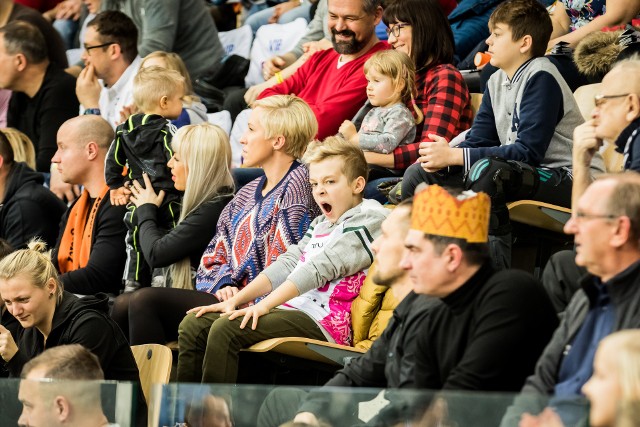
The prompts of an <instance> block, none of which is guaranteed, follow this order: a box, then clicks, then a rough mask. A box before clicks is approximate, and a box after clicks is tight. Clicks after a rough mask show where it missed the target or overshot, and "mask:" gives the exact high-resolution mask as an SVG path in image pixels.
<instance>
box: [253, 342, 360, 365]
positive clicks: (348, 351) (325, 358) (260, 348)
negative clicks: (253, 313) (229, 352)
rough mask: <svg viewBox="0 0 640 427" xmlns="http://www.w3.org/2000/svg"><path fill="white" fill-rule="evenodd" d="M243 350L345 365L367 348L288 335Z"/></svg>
mask: <svg viewBox="0 0 640 427" xmlns="http://www.w3.org/2000/svg"><path fill="white" fill-rule="evenodd" d="M242 351H248V352H252V353H265V352H268V351H273V352H276V353H281V354H286V355H289V356H294V357H300V358H302V359H307V360H314V361H316V362H323V363H330V364H334V365H339V366H340V365H344V363H345V359H347V358H351V357H355V356H359V355H361V354H362V353H365V351H366V350H362V349H358V348H355V347H349V346H346V345H340V344H334V343H329V342H326V341H320V340H314V339H311V338H300V337H287V338H271V339H268V340H265V341H261V342H259V343H257V344H254V345H252V346H251V347H249V348H247V349H244V350H242Z"/></svg>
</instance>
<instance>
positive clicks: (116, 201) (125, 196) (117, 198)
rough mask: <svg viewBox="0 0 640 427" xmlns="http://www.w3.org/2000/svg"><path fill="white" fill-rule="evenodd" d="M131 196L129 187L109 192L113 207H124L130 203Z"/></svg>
mask: <svg viewBox="0 0 640 427" xmlns="http://www.w3.org/2000/svg"><path fill="white" fill-rule="evenodd" d="M130 196H131V190H129V189H128V188H127V187H120V188H118V189H115V190H110V191H109V198H110V199H111V204H112V205H113V206H124V205H126V204H127V203H129V197H130Z"/></svg>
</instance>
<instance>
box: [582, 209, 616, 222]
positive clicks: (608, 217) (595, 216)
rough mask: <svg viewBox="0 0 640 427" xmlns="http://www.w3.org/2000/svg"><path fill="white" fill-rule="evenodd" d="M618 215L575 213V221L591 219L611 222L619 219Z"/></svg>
mask: <svg viewBox="0 0 640 427" xmlns="http://www.w3.org/2000/svg"><path fill="white" fill-rule="evenodd" d="M619 217H620V215H612V214H589V213H586V212H580V211H578V212H576V214H575V220H576V221H590V220H592V219H606V220H609V221H611V220H612V219H616V218H619Z"/></svg>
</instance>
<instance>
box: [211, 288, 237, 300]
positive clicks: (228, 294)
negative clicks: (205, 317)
mask: <svg viewBox="0 0 640 427" xmlns="http://www.w3.org/2000/svg"><path fill="white" fill-rule="evenodd" d="M237 293H238V288H236V287H235V286H225V287H224V288H222V289H219V290H218V291H217V292H216V293H215V296H216V298H218V301H227V300H229V299H231V298H232V297H233V296H234V295H235V294H237Z"/></svg>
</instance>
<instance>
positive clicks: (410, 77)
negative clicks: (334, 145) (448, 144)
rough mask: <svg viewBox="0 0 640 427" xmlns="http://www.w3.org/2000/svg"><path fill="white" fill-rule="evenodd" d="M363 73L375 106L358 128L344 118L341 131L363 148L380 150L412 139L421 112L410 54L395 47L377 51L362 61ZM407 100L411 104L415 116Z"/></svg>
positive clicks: (391, 148) (384, 152) (408, 142)
mask: <svg viewBox="0 0 640 427" xmlns="http://www.w3.org/2000/svg"><path fill="white" fill-rule="evenodd" d="M364 74H365V75H366V77H367V81H368V82H369V83H368V84H367V98H369V103H371V105H373V106H374V107H375V108H372V109H371V110H370V111H369V112H368V113H367V115H366V116H365V117H364V119H363V120H362V125H361V126H360V130H359V131H357V130H356V127H355V125H354V124H353V123H352V122H351V121H350V120H345V121H344V122H343V123H342V125H341V126H340V133H341V134H342V135H343V136H344V137H345V139H347V140H348V141H350V142H351V143H353V144H356V145H359V146H360V148H362V150H364V151H374V152H376V153H381V154H388V153H391V152H392V151H393V150H394V149H395V148H396V147H398V146H399V145H403V144H410V143H412V142H413V141H414V139H415V137H416V124H417V123H420V122H422V119H423V116H422V112H421V111H420V109H419V108H416V106H415V103H414V96H415V92H416V87H415V74H416V70H415V66H414V64H413V61H411V58H409V56H407V55H406V54H404V53H402V52H398V51H395V50H384V51H381V52H377V53H375V54H374V55H372V56H371V58H369V60H367V62H365V64H364ZM407 104H409V105H413V108H414V111H415V112H416V118H415V119H414V116H413V115H412V114H411V111H410V110H409V109H408V108H407V106H406V105H407ZM362 108H363V109H364V108H369V105H368V104H365V106H364V107H362ZM359 115H360V113H358V114H356V117H358V116H359Z"/></svg>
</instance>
